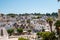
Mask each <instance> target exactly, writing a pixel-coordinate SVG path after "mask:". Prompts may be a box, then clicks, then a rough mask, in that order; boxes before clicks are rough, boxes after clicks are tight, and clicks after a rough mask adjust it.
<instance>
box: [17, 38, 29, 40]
mask: <svg viewBox="0 0 60 40" xmlns="http://www.w3.org/2000/svg"><path fill="white" fill-rule="evenodd" d="M18 40H29V39H25V38H18Z"/></svg>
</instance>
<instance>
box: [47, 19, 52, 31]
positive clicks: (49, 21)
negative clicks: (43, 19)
mask: <svg viewBox="0 0 60 40" xmlns="http://www.w3.org/2000/svg"><path fill="white" fill-rule="evenodd" d="M47 22H48V23H49V25H50V29H51V32H52V24H53V19H52V18H47Z"/></svg>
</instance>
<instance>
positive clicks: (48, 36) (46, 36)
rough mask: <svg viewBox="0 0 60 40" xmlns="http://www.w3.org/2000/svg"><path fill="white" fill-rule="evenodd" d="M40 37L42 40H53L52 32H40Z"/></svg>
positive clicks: (53, 34)
mask: <svg viewBox="0 0 60 40" xmlns="http://www.w3.org/2000/svg"><path fill="white" fill-rule="evenodd" d="M40 35H41V37H43V40H55V33H54V32H40Z"/></svg>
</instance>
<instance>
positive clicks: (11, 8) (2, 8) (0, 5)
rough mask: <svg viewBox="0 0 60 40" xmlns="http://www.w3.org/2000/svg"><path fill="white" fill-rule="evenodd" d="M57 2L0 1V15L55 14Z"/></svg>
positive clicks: (32, 0)
mask: <svg viewBox="0 0 60 40" xmlns="http://www.w3.org/2000/svg"><path fill="white" fill-rule="evenodd" d="M59 8H60V3H59V2H58V1H57V0H0V13H5V14H6V13H39V12H40V13H47V12H48V13H52V12H57V11H58V9H59Z"/></svg>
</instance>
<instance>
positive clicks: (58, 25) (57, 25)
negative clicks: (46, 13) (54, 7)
mask: <svg viewBox="0 0 60 40" xmlns="http://www.w3.org/2000/svg"><path fill="white" fill-rule="evenodd" d="M54 25H55V26H56V30H57V34H60V33H59V32H60V28H59V27H60V20H57V21H56V23H55V24H54Z"/></svg>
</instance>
